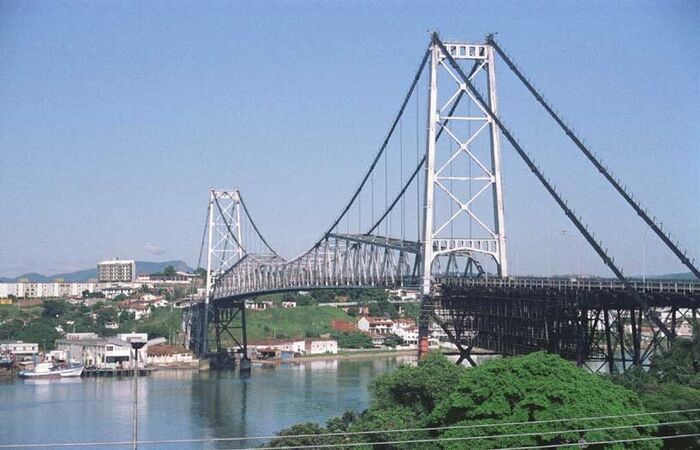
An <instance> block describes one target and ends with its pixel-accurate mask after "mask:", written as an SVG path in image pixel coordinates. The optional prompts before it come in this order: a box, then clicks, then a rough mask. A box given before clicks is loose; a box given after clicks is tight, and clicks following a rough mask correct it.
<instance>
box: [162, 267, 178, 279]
mask: <svg viewBox="0 0 700 450" xmlns="http://www.w3.org/2000/svg"><path fill="white" fill-rule="evenodd" d="M176 273H177V271H176V270H175V267H173V266H166V267H165V269H163V275H165V276H166V277H172V276H174V275H175V274H176Z"/></svg>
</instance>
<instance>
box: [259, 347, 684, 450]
mask: <svg viewBox="0 0 700 450" xmlns="http://www.w3.org/2000/svg"><path fill="white" fill-rule="evenodd" d="M370 394H371V398H372V400H371V402H370V406H369V408H368V409H367V410H366V411H364V412H363V413H361V414H360V415H347V416H343V417H342V418H337V419H331V420H329V421H328V423H327V424H326V426H325V427H323V426H321V425H318V424H303V425H301V426H300V427H301V428H295V427H292V428H288V429H286V430H284V431H283V432H282V433H280V435H279V436H280V437H279V438H277V439H275V440H274V441H273V442H274V446H276V447H280V446H294V445H324V444H337V445H339V446H342V445H343V444H349V443H352V444H354V445H358V444H360V445H361V443H362V442H363V441H364V442H368V441H371V442H382V444H376V445H374V446H373V447H372V448H376V449H407V450H408V449H415V448H421V449H431V450H432V449H436V450H437V449H472V448H475V449H478V448H503V447H511V446H516V447H517V446H537V445H557V444H566V443H578V442H580V440H582V439H585V441H587V442H595V441H602V440H617V439H634V438H639V437H648V436H650V435H651V433H653V432H654V429H655V428H654V424H656V421H655V420H654V419H653V418H651V417H648V416H637V417H633V418H620V419H606V420H577V419H575V418H576V417H591V416H612V415H624V414H637V413H640V412H644V409H643V408H642V405H641V404H640V402H639V399H638V397H637V396H636V394H635V393H634V392H631V391H629V390H627V389H624V388H622V387H620V386H616V385H614V384H613V383H611V382H610V381H609V380H606V379H604V378H602V377H599V376H598V375H594V374H591V373H589V372H586V371H584V370H582V369H579V368H577V367H575V366H574V365H573V364H571V363H569V362H567V361H565V360H563V359H561V358H559V357H557V356H554V355H550V354H546V353H534V354H531V355H527V356H522V357H512V358H503V359H497V360H493V361H490V362H487V363H485V364H484V365H482V366H479V367H476V368H468V369H467V368H463V367H458V366H455V365H454V364H452V363H451V362H449V361H448V360H447V359H446V358H445V357H444V356H441V355H439V354H437V353H434V354H429V355H428V357H427V358H426V359H425V360H423V361H421V362H420V364H419V365H418V366H417V367H410V366H402V367H400V368H398V369H397V370H396V371H394V372H391V373H387V374H384V375H381V376H379V377H377V378H376V379H375V380H374V381H373V382H372V383H371V384H370ZM689 401H695V398H690V399H689ZM562 419H566V421H564V422H549V423H536V424H523V425H503V424H504V423H508V422H527V421H546V420H562ZM490 424H495V425H493V426H484V427H473V426H474V425H490ZM631 424H635V425H637V424H651V425H652V426H650V427H643V428H636V427H630V428H620V429H612V430H611V429H606V430H599V431H589V432H585V433H580V432H571V431H568V432H567V431H566V430H573V429H587V428H606V427H616V426H626V425H631ZM455 426H456V427H460V426H466V427H467V428H451V429H444V428H443V429H438V430H422V431H410V432H408V431H407V432H396V433H385V432H383V431H384V430H397V429H416V428H426V427H455ZM336 431H337V432H351V433H352V432H358V431H380V432H379V433H373V434H371V435H359V434H350V435H341V436H325V437H320V436H316V435H318V434H321V433H329V432H336ZM303 432H310V433H311V434H314V436H311V437H309V438H284V437H283V436H284V435H288V436H289V435H292V434H297V433H303ZM519 433H520V434H523V433H544V434H538V435H530V436H512V435H513V434H519ZM485 435H486V436H489V435H490V436H494V437H493V438H490V439H483V438H482V439H479V437H482V436H485ZM496 435H499V436H498V437H496ZM503 435H511V436H503ZM442 438H446V439H452V440H442ZM298 439H303V441H299V440H298ZM401 440H424V442H421V443H419V444H417V443H415V442H414V443H407V444H400V443H399V444H389V443H388V442H390V441H401ZM660 447H661V441H659V440H655V439H651V440H649V441H639V442H633V443H626V444H625V446H624V448H650V449H655V448H660ZM353 448H370V447H369V446H367V447H361V446H360V447H353ZM606 448H623V446H621V445H619V446H617V447H615V446H612V447H606Z"/></svg>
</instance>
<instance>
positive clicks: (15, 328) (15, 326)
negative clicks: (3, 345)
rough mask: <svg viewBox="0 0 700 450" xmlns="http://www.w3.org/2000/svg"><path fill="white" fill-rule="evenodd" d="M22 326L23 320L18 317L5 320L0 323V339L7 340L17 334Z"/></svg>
mask: <svg viewBox="0 0 700 450" xmlns="http://www.w3.org/2000/svg"><path fill="white" fill-rule="evenodd" d="M22 328H24V322H22V320H20V319H12V320H7V321H5V322H4V323H2V324H0V341H9V340H11V339H15V338H16V337H17V336H19V333H20V332H21V331H22Z"/></svg>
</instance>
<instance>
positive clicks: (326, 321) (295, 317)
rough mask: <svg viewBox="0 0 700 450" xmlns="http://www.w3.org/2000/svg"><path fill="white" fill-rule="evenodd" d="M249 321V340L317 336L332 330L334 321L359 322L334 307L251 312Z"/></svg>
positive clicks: (247, 313) (247, 317) (271, 309)
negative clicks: (332, 321)
mask: <svg viewBox="0 0 700 450" xmlns="http://www.w3.org/2000/svg"><path fill="white" fill-rule="evenodd" d="M246 319H247V321H248V339H249V340H255V339H270V338H277V339H280V338H303V337H317V336H320V335H322V334H324V333H330V332H331V331H332V328H331V320H347V321H351V322H354V321H355V318H354V317H351V316H349V315H348V314H347V313H346V312H345V311H343V310H342V309H339V308H332V307H330V306H299V307H296V308H270V309H266V310H264V311H254V310H247V311H246Z"/></svg>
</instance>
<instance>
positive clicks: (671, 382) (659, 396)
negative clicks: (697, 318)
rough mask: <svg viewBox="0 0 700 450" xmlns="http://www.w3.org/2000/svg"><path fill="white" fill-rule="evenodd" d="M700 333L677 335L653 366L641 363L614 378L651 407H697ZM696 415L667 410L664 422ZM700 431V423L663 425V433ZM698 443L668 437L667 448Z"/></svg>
mask: <svg viewBox="0 0 700 450" xmlns="http://www.w3.org/2000/svg"><path fill="white" fill-rule="evenodd" d="M699 356H700V333H698V328H697V325H696V326H695V327H694V328H693V337H692V339H679V338H677V339H675V341H674V343H673V346H672V347H671V349H670V350H667V351H661V352H659V353H656V354H655V355H653V356H652V358H651V365H650V367H649V370H648V371H646V370H644V369H643V368H640V367H637V368H632V369H629V370H627V372H625V373H623V374H615V375H612V376H611V379H612V381H613V382H615V383H617V384H620V385H622V386H625V387H626V388H628V389H631V390H633V391H635V392H637V394H638V395H639V398H640V399H641V401H642V404H643V405H644V407H645V408H646V409H647V410H649V411H657V412H663V411H677V410H683V409H691V408H697V407H698V405H700V390H699V389H698V387H700V372H699V368H698V360H699V359H700V358H699ZM691 418H694V416H693V415H688V414H668V415H666V414H664V415H662V416H659V420H660V421H662V422H678V421H683V420H688V419H691ZM692 433H700V425H698V424H695V423H691V424H675V425H661V426H659V434H660V435H667V434H692ZM694 446H695V447H697V446H698V443H697V442H696V441H693V440H692V438H690V439H674V440H672V441H667V443H666V447H667V448H679V449H680V448H691V447H694Z"/></svg>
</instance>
